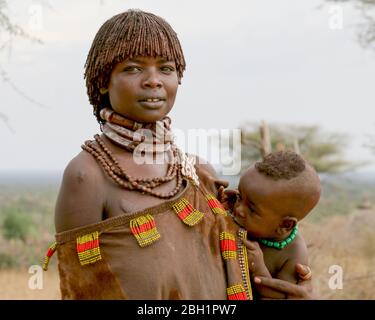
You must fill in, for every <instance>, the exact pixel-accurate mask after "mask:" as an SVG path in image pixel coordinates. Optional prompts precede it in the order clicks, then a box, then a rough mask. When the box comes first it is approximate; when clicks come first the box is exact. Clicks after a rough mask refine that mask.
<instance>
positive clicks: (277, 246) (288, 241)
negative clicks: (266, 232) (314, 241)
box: [258, 226, 298, 250]
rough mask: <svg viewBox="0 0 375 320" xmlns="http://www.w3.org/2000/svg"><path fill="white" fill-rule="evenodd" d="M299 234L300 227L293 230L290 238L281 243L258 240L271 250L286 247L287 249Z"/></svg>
mask: <svg viewBox="0 0 375 320" xmlns="http://www.w3.org/2000/svg"><path fill="white" fill-rule="evenodd" d="M297 232H298V226H295V227H294V228H293V230H292V232H291V233H290V235H289V237H288V238H286V239H284V240H281V241H270V240H267V239H260V240H258V241H259V242H260V243H261V244H263V245H265V246H267V247H270V248H276V249H279V250H281V249H283V248H284V247H286V246H287V245H288V244H289V243H291V242H292V241H293V240H294V239H295V237H296V235H297Z"/></svg>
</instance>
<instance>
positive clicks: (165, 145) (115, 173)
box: [82, 108, 199, 199]
mask: <svg viewBox="0 0 375 320" xmlns="http://www.w3.org/2000/svg"><path fill="white" fill-rule="evenodd" d="M100 115H101V117H102V119H103V120H105V123H104V124H103V125H102V129H103V128H107V129H108V130H106V131H105V130H103V133H104V135H105V136H106V137H107V138H109V139H110V140H111V141H112V142H114V143H116V144H117V145H119V146H121V147H123V148H124V149H126V150H128V151H130V152H134V150H135V148H136V147H137V146H138V145H140V144H141V143H146V141H145V140H146V138H147V137H145V136H142V132H141V133H138V132H135V130H139V129H141V128H145V129H149V131H151V132H152V137H151V141H148V143H149V144H151V145H152V148H151V151H149V152H150V153H155V152H158V150H159V151H160V150H162V151H161V152H165V153H168V157H169V161H168V170H167V173H166V175H165V176H164V177H154V178H136V177H132V176H131V175H129V174H128V173H127V172H126V171H125V170H124V169H123V168H122V167H121V166H120V164H119V161H118V160H117V159H116V158H115V157H114V155H113V153H112V152H111V151H110V150H109V148H108V147H107V146H106V144H105V142H104V140H103V139H102V138H101V137H100V136H99V135H98V134H96V135H95V136H94V138H95V140H88V141H86V142H85V143H84V144H83V145H82V149H83V150H85V151H87V152H89V153H90V154H91V155H92V156H93V157H94V158H95V159H96V161H97V162H98V163H99V164H100V165H101V167H102V168H103V169H104V171H105V173H106V174H107V175H108V176H109V177H110V178H112V180H113V181H114V182H115V183H117V184H118V185H119V186H120V187H122V188H124V189H127V190H134V191H138V192H141V193H144V194H149V195H152V196H155V197H157V198H161V199H169V198H172V197H173V196H175V195H176V194H177V193H178V192H179V191H180V190H181V188H182V181H183V178H186V179H189V180H190V181H192V182H193V183H194V184H196V185H199V180H198V176H197V174H196V172H195V167H194V165H195V158H194V157H193V156H188V155H186V154H185V153H184V152H182V151H181V150H180V149H179V148H177V146H176V145H175V144H174V141H173V138H172V135H171V132H170V122H171V121H170V119H169V118H167V117H166V118H164V119H163V120H162V121H161V123H162V124H160V123H150V124H140V123H137V122H135V121H132V120H129V119H127V118H125V117H123V116H121V115H120V114H117V113H115V112H114V111H113V110H111V109H108V108H107V109H103V110H102V112H101V113H100ZM157 126H162V127H163V128H160V127H159V131H160V129H162V135H163V137H162V138H161V139H160V137H158V136H157V134H156V132H155V131H158V130H156V128H157ZM165 137H167V138H165ZM154 146H161V147H160V148H154ZM146 149H147V148H146ZM175 178H176V187H175V188H174V189H173V190H172V191H170V192H167V193H165V192H164V193H163V192H158V191H155V190H154V188H156V187H158V186H160V185H162V184H164V183H167V182H169V181H171V180H172V179H175Z"/></svg>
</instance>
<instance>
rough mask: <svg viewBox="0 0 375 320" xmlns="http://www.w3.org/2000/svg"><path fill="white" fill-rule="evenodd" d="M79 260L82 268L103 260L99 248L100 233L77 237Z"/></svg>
mask: <svg viewBox="0 0 375 320" xmlns="http://www.w3.org/2000/svg"><path fill="white" fill-rule="evenodd" d="M77 253H78V259H79V262H80V264H81V265H82V266H84V265H86V264H90V263H94V262H96V261H98V260H101V259H102V256H101V254H100V247H99V232H97V231H95V232H93V233H89V234H85V235H83V236H80V237H77Z"/></svg>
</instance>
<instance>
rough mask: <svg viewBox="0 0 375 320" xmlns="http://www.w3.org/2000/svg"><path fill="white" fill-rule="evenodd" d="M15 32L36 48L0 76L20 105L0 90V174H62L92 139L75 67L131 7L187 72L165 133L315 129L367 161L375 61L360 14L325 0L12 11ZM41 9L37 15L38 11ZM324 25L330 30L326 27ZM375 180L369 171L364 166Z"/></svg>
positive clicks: (4, 62)
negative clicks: (178, 54)
mask: <svg viewBox="0 0 375 320" xmlns="http://www.w3.org/2000/svg"><path fill="white" fill-rule="evenodd" d="M11 2H12V3H11V4H10V5H9V14H10V16H11V18H12V19H13V21H14V22H16V23H18V24H19V25H20V26H22V27H23V28H25V29H26V30H27V31H29V32H30V33H32V34H34V35H36V36H38V37H39V38H41V39H42V40H43V42H44V43H43V44H42V45H39V44H34V43H31V42H29V41H26V40H22V39H21V40H19V39H14V41H13V45H12V51H11V53H10V54H5V53H4V52H3V53H2V54H1V55H0V59H1V60H0V61H1V66H2V67H3V68H4V70H5V71H6V72H7V73H8V75H9V77H10V78H11V79H12V81H13V82H14V83H15V84H16V85H17V87H18V88H19V89H21V90H22V91H23V92H25V93H26V94H27V95H28V96H30V97H32V98H33V99H34V100H36V101H38V102H40V103H42V104H43V105H45V106H46V107H45V108H42V107H39V106H36V105H35V104H32V103H30V102H28V101H27V100H25V99H24V98H23V97H21V96H20V95H19V94H17V93H16V92H14V90H13V89H12V88H11V87H10V86H9V85H7V84H6V83H3V82H0V95H1V100H0V112H2V113H6V114H7V115H8V117H9V119H8V120H9V122H10V125H11V126H12V128H13V130H14V132H12V131H11V130H9V129H8V127H7V126H6V125H5V124H4V123H3V122H0V136H1V140H2V148H1V154H0V170H1V171H3V170H12V171H13V170H14V171H27V170H38V171H39V170H48V171H49V170H57V171H62V170H63V169H64V168H65V166H66V165H67V163H68V162H69V160H70V159H71V158H72V157H74V156H75V155H76V154H77V153H78V152H80V145H81V144H82V143H83V142H84V141H85V140H87V139H88V138H91V137H92V136H93V135H94V134H95V133H97V132H98V131H99V127H98V125H97V123H96V120H95V119H94V117H93V116H92V109H91V106H90V105H89V103H88V98H87V96H86V88H85V85H84V80H83V65H84V62H85V59H86V56H87V53H88V50H89V48H90V45H91V42H92V40H93V38H94V36H95V34H96V32H97V30H98V28H99V27H100V26H101V25H102V23H103V22H104V21H105V20H107V19H108V18H110V17H111V16H113V15H115V14H117V13H120V12H122V11H125V10H126V9H129V8H140V9H144V10H146V11H150V12H153V13H156V14H158V15H160V16H162V17H164V18H165V19H166V20H167V21H168V22H169V23H170V24H171V25H172V27H173V28H174V29H175V31H176V32H177V33H178V36H179V39H180V41H181V44H182V46H183V49H184V53H185V59H186V61H187V70H186V72H185V75H184V78H183V82H182V85H181V86H180V88H179V92H178V96H177V100H176V103H175V106H174V109H173V111H172V113H171V117H172V119H173V127H175V128H179V129H183V130H187V129H193V128H195V129H198V128H205V129H209V128H235V127H236V126H238V125H239V124H241V123H242V122H243V121H245V120H249V121H261V120H266V121H268V122H276V123H292V124H306V125H315V124H317V125H321V126H322V128H323V129H325V130H327V131H338V132H343V133H348V134H350V135H351V136H352V139H351V145H350V148H349V149H348V154H347V157H348V158H349V159H351V160H356V161H358V160H361V161H364V160H367V161H374V160H375V155H371V154H370V152H368V151H367V150H366V149H365V148H363V147H362V145H363V144H364V143H365V142H366V141H367V140H366V135H368V134H375V105H374V101H375V97H374V91H375V90H374V83H375V82H374V74H375V53H373V52H369V51H366V50H364V49H362V48H361V47H360V46H359V44H358V42H357V41H356V24H358V23H360V22H361V18H360V15H359V13H358V12H357V11H356V10H355V9H354V8H352V6H351V5H345V6H342V7H341V8H342V9H343V28H342V29H340V30H332V29H331V28H330V23H332V21H333V20H332V19H333V18H332V17H333V15H334V14H337V13H338V12H339V11H337V10H336V11H335V9H332V7H331V5H327V4H326V5H325V6H323V7H321V6H320V5H321V4H323V3H324V1H323V0H316V1H315V0H309V1H307V0H305V1H297V0H294V1H292V0H284V1H279V0H253V1H245V0H244V1H239V0H232V1H218V0H216V1H211V0H210V1H207V0H205V1H198V0H197V1H175V0H168V1H167V0H158V1H151V0H149V1H141V0H137V1H129V0H127V1H124V0H122V1H120V0H112V1H111V0H102V1H99V0H97V1H93V0H81V1H73V0H68V1H11ZM40 3H43V4H44V5H43V6H40V5H39V4H40ZM331 26H332V24H331ZM368 169H370V170H375V168H374V166H370V167H368Z"/></svg>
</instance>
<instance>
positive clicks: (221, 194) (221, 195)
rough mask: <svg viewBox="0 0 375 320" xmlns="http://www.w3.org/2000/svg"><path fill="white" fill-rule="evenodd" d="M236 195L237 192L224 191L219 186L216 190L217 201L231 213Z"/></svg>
mask: <svg viewBox="0 0 375 320" xmlns="http://www.w3.org/2000/svg"><path fill="white" fill-rule="evenodd" d="M237 195H238V191H237V190H232V189H226V190H225V189H224V187H223V186H220V187H219V189H218V200H219V201H220V202H221V204H222V205H223V207H224V208H225V210H231V211H233V206H234V204H235V202H236V200H237Z"/></svg>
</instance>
